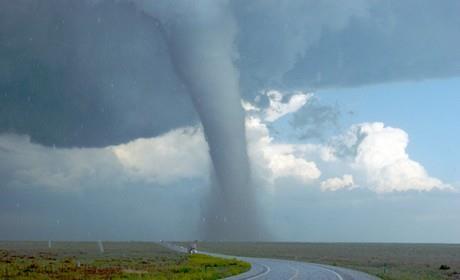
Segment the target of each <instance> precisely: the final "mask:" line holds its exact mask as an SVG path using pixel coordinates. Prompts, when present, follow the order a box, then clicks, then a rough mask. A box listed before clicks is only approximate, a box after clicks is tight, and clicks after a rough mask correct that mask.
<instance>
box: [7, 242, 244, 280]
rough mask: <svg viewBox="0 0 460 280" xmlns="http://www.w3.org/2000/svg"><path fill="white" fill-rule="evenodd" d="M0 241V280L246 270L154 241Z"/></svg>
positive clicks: (201, 275) (195, 275) (191, 275)
mask: <svg viewBox="0 0 460 280" xmlns="http://www.w3.org/2000/svg"><path fill="white" fill-rule="evenodd" d="M103 249H104V251H103V252H102V251H101V250H100V247H99V246H98V243H97V242H52V244H51V248H48V242H0V279H38V280H40V279H220V278H223V277H227V276H231V275H235V274H239V273H242V272H244V271H247V270H248V269H249V268H250V265H249V264H247V263H244V262H241V261H237V260H230V259H220V258H215V257H210V256H205V255H199V254H196V255H185V254H179V253H176V252H173V251H171V250H169V249H166V248H164V247H161V246H159V245H157V244H155V243H144V242H104V243H103Z"/></svg>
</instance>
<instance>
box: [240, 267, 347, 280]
mask: <svg viewBox="0 0 460 280" xmlns="http://www.w3.org/2000/svg"><path fill="white" fill-rule="evenodd" d="M261 265H262V266H263V267H265V271H264V272H263V273H261V274H257V275H254V276H252V277H249V278H246V280H252V279H257V278H259V277H262V276H265V275H267V274H268V273H270V271H271V270H272V269H271V268H270V267H269V266H268V265H265V264H263V263H261ZM342 280H343V279H342Z"/></svg>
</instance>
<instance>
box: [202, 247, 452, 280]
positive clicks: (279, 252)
mask: <svg viewBox="0 0 460 280" xmlns="http://www.w3.org/2000/svg"><path fill="white" fill-rule="evenodd" d="M199 249H200V250H204V251H210V252H217V253H224V254H229V255H236V256H254V257H267V258H279V259H292V260H299V261H306V262H316V263H323V264H330V265H337V266H343V267H348V268H353V269H357V270H361V271H365V272H368V273H370V274H373V275H376V276H378V277H380V278H382V279H407V280H413V279H460V274H459V273H460V245H458V244H457V245H447V244H446V245H441V244H439V245H438V244H377V243H375V244H374V243H372V244H364V243H361V244H360V243H224V242H219V243H206V242H204V243H200V244H199ZM441 265H446V266H448V267H449V269H446V270H441V269H439V268H440V267H441Z"/></svg>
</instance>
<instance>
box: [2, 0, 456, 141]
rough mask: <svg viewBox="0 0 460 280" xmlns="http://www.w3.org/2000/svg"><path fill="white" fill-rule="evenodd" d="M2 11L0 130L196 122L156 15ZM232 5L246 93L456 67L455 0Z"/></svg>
mask: <svg viewBox="0 0 460 280" xmlns="http://www.w3.org/2000/svg"><path fill="white" fill-rule="evenodd" d="M415 7H418V8H417V9H415ZM0 8H1V9H0V13H1V14H0V21H1V22H0V23H1V24H0V36H1V37H0V38H1V40H0V131H2V132H13V133H19V134H28V135H30V136H31V139H32V141H35V142H39V143H43V144H46V145H56V146H106V145H110V144H118V143H125V142H128V141H129V140H132V139H136V138H139V137H149V136H155V135H159V134H161V133H163V132H166V131H168V130H170V129H171V128H175V127H179V126H184V125H188V124H193V123H196V122H197V121H198V118H197V114H196V112H195V109H194V108H193V106H192V102H191V100H190V97H189V96H188V95H187V90H186V88H185V86H184V85H183V82H182V81H180V79H178V77H177V75H176V73H175V72H174V69H173V65H172V62H171V60H170V56H169V54H168V46H167V43H166V42H165V40H164V38H163V36H162V35H161V30H160V26H159V25H158V20H156V19H154V18H152V17H151V16H148V15H146V13H145V12H144V11H142V10H139V9H138V8H136V7H135V6H134V5H133V4H132V3H131V1H111V0H106V1H90V2H86V1H56V0H48V1H41V2H40V3H34V2H30V1H23V0H19V1H2V2H1V3H0ZM153 9H155V6H153ZM228 9H229V12H230V13H231V14H232V15H233V17H234V18H235V23H236V27H235V28H236V30H235V32H236V37H235V41H234V44H235V47H234V54H233V60H234V62H235V64H236V65H237V67H238V71H239V77H240V87H241V92H242V94H243V96H246V97H247V98H249V97H253V96H255V95H256V94H257V92H258V91H259V90H264V89H266V88H268V87H272V88H273V87H274V86H277V87H278V88H287V89H296V88H313V89H317V88H323V87H342V86H359V85H363V84H370V83H382V82H388V81H401V80H418V79H430V78H442V77H452V76H458V75H459V74H460V53H459V52H458V49H459V48H460V28H458V27H459V26H460V18H459V17H458V16H457V14H456V11H458V10H459V9H460V3H458V1H442V2H438V1H429V0H425V1H404V2H400V1H364V0H363V1H347V2H344V3H337V2H335V1H330V2H329V1H321V2H316V1H308V0H305V1H286V2H283V3H279V2H278V1H252V2H251V3H245V2H244V1H231V2H230V5H229V7H228ZM420 9H423V11H424V12H423V13H418V12H415V11H416V10H420ZM202 47H203V48H206V44H203V45H202ZM171 108H174V109H171Z"/></svg>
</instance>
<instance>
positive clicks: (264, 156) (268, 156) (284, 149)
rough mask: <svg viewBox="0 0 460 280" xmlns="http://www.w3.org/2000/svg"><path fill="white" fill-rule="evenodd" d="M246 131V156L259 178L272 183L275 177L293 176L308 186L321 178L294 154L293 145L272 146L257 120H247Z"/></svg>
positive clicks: (314, 168) (255, 118) (310, 164)
mask: <svg viewBox="0 0 460 280" xmlns="http://www.w3.org/2000/svg"><path fill="white" fill-rule="evenodd" d="M246 131H247V138H248V149H249V155H250V157H251V160H252V163H253V165H254V167H255V170H256V172H257V173H258V177H259V178H264V179H266V180H267V181H268V182H269V183H273V181H274V180H275V179H277V178H282V177H293V178H295V179H298V180H301V181H302V182H306V183H308V182H311V181H312V180H315V179H317V178H319V176H320V175H321V171H320V170H319V169H318V167H317V166H316V164H315V163H314V162H312V161H308V160H306V159H305V158H303V157H302V156H301V155H300V153H297V150H296V145H291V144H278V143H274V141H273V138H272V137H271V136H270V133H269V129H268V127H267V125H266V124H265V123H263V121H262V120H261V119H260V118H257V117H248V118H247V119H246Z"/></svg>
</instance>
